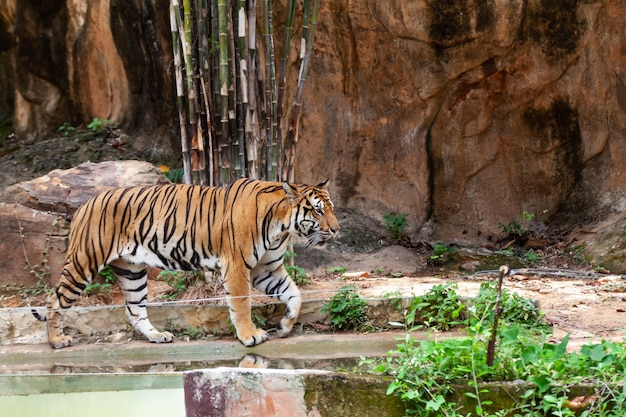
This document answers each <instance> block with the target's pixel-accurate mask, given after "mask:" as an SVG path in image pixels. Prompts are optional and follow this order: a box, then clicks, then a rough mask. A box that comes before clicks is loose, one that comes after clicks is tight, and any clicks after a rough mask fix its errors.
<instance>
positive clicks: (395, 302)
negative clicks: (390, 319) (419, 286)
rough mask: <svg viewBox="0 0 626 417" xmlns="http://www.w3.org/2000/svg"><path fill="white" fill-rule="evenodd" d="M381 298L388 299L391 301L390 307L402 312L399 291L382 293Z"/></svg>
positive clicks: (400, 292)
mask: <svg viewBox="0 0 626 417" xmlns="http://www.w3.org/2000/svg"><path fill="white" fill-rule="evenodd" d="M381 297H382V298H386V299H390V300H391V306H392V307H393V308H394V309H395V310H396V311H400V310H402V291H400V290H396V291H385V292H384V293H382V294H381Z"/></svg>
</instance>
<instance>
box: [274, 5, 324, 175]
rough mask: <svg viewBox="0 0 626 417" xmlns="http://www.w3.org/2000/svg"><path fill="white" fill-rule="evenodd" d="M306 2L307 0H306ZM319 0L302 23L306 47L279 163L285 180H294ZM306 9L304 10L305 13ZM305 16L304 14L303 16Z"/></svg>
mask: <svg viewBox="0 0 626 417" xmlns="http://www.w3.org/2000/svg"><path fill="white" fill-rule="evenodd" d="M306 1H307V2H308V0H306ZM320 4H321V0H314V2H313V11H312V13H311V16H310V17H311V20H310V27H309V28H307V25H303V38H304V37H305V36H306V48H305V54H304V59H303V60H302V63H301V67H300V75H299V77H298V88H297V89H296V98H295V101H294V104H293V109H292V113H291V118H290V120H289V129H288V131H287V137H286V139H285V143H284V145H283V154H282V155H283V159H282V160H283V161H284V162H283V163H282V164H281V178H282V179H283V180H285V181H293V180H294V174H295V173H294V159H295V152H296V144H297V143H298V136H299V133H300V120H301V116H302V93H303V91H304V84H305V82H306V77H307V74H308V70H309V63H310V61H311V54H312V51H313V40H314V38H315V28H316V26H317V19H318V16H319V10H320ZM306 12H307V11H306V10H305V13H306ZM305 17H306V16H305Z"/></svg>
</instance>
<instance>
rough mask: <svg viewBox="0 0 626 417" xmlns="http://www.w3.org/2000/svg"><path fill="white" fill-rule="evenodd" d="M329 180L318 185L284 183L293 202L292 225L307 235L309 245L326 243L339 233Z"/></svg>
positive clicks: (295, 229) (296, 232)
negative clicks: (329, 191) (329, 190)
mask: <svg viewBox="0 0 626 417" xmlns="http://www.w3.org/2000/svg"><path fill="white" fill-rule="evenodd" d="M327 186H328V180H326V181H324V182H321V183H319V184H318V185H316V186H310V185H294V184H289V183H287V182H285V183H283V188H284V189H285V192H286V193H287V197H289V200H290V201H291V203H292V212H291V213H292V214H291V219H292V226H293V230H294V232H295V234H296V235H298V236H302V237H306V238H307V240H308V244H307V247H309V248H310V247H312V246H315V245H318V244H321V243H324V242H326V241H328V240H330V239H332V238H334V237H335V236H337V233H339V222H338V221H337V218H336V217H335V212H334V205H333V202H332V201H330V195H329V193H328V188H327Z"/></svg>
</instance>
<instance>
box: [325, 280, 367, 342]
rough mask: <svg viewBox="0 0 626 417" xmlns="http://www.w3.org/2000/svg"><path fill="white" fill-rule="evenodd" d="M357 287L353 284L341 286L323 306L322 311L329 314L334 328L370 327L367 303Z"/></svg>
mask: <svg viewBox="0 0 626 417" xmlns="http://www.w3.org/2000/svg"><path fill="white" fill-rule="evenodd" d="M356 289H357V288H356V287H355V286H353V285H346V286H343V287H341V288H340V289H339V292H338V293H337V294H335V295H333V296H332V297H331V298H330V300H328V302H327V303H326V304H324V306H323V307H322V310H321V311H322V313H325V314H328V316H329V318H330V325H331V326H332V327H333V328H335V329H339V330H349V329H354V330H357V331H359V330H365V329H367V328H368V327H369V319H368V317H367V303H366V302H365V300H364V299H363V298H362V297H361V296H360V295H359V294H358V293H357V292H356Z"/></svg>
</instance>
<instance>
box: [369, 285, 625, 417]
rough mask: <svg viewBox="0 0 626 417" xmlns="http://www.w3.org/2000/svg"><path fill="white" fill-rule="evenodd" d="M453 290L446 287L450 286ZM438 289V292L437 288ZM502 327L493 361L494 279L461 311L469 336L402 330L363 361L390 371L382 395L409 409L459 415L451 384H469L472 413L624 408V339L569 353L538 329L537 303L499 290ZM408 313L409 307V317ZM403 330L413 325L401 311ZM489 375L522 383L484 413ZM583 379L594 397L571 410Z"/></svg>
mask: <svg viewBox="0 0 626 417" xmlns="http://www.w3.org/2000/svg"><path fill="white" fill-rule="evenodd" d="M450 291H451V288H450V287H448V288H447V292H450ZM435 293H437V294H442V293H443V291H442V290H441V289H438V290H437V291H435ZM501 297H502V298H501V304H500V305H501V307H502V312H501V315H500V319H501V320H502V323H501V326H500V327H499V328H498V338H499V340H500V342H499V344H498V345H497V354H496V360H495V362H494V364H493V366H488V365H487V363H486V357H487V345H488V341H489V339H490V338H491V332H492V330H493V326H492V321H493V309H494V306H495V303H496V300H495V299H496V284H495V283H494V282H489V283H484V284H483V285H481V289H480V293H479V295H478V297H477V298H476V301H475V303H474V305H473V306H472V307H470V308H469V309H468V311H467V314H468V318H467V321H466V323H467V325H468V334H469V335H468V336H466V337H462V338H455V339H441V340H422V341H418V340H415V339H414V338H413V337H412V335H411V333H407V335H406V336H405V338H404V341H403V342H402V343H400V344H399V345H398V346H397V349H396V350H395V351H394V352H391V354H390V355H389V356H388V357H386V358H383V359H382V360H380V359H368V360H362V362H361V365H365V366H369V367H370V369H371V370H372V371H373V372H376V373H383V374H387V375H391V376H392V377H394V380H393V382H392V383H391V384H390V385H389V387H388V389H387V393H388V394H394V395H398V396H400V397H401V398H403V399H404V400H405V401H406V404H407V407H408V408H409V409H408V410H407V413H408V414H407V415H418V416H450V417H459V416H461V414H459V413H458V411H457V410H458V404H456V403H455V402H452V401H450V400H449V398H450V397H447V395H448V394H450V393H451V392H452V390H453V385H455V386H459V385H466V386H468V387H470V390H469V392H468V393H467V394H466V395H467V396H468V397H469V398H471V399H472V400H473V401H474V404H475V413H471V414H469V415H472V416H503V415H514V416H520V417H531V416H538V415H539V416H552V415H554V416H574V415H580V416H584V417H593V416H598V417H600V416H602V417H617V416H622V415H624V413H625V412H626V388H624V376H623V375H624V372H625V371H626V341H622V342H608V341H602V342H600V343H598V344H589V345H585V346H583V347H582V348H581V350H580V352H575V353H567V344H568V337H565V338H564V339H563V340H562V341H561V342H559V343H549V342H548V341H547V340H546V337H545V336H542V335H541V333H540V332H541V331H545V327H544V326H543V325H541V324H540V322H539V319H540V315H539V312H538V311H537V309H536V308H535V306H534V305H533V304H532V303H531V302H530V301H528V300H525V299H523V298H522V297H520V296H518V295H516V294H512V293H509V292H508V291H505V290H503V291H502V296H501ZM409 314H411V313H410V310H409V312H408V313H407V315H409ZM406 322H407V323H408V324H407V329H408V330H411V329H412V327H411V326H410V320H409V318H408V317H407V320H406ZM489 381H519V382H526V383H528V387H529V388H528V389H527V390H526V391H525V392H524V393H523V395H522V396H521V400H520V402H519V403H518V404H515V405H514V408H513V409H510V410H504V409H500V410H499V411H498V412H497V413H496V414H491V413H489V412H488V411H486V409H487V407H488V406H490V405H492V403H491V400H490V399H487V398H488V397H487V396H486V394H487V391H485V390H481V389H480V386H479V384H480V383H481V382H489ZM578 383H586V384H590V385H591V386H592V387H595V393H596V394H595V396H596V397H597V398H595V401H593V402H590V403H589V404H588V405H587V408H586V409H585V410H584V411H582V412H579V413H578V414H575V413H574V412H573V411H572V410H571V409H570V408H569V394H570V389H571V387H572V386H573V385H574V384H578Z"/></svg>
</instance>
